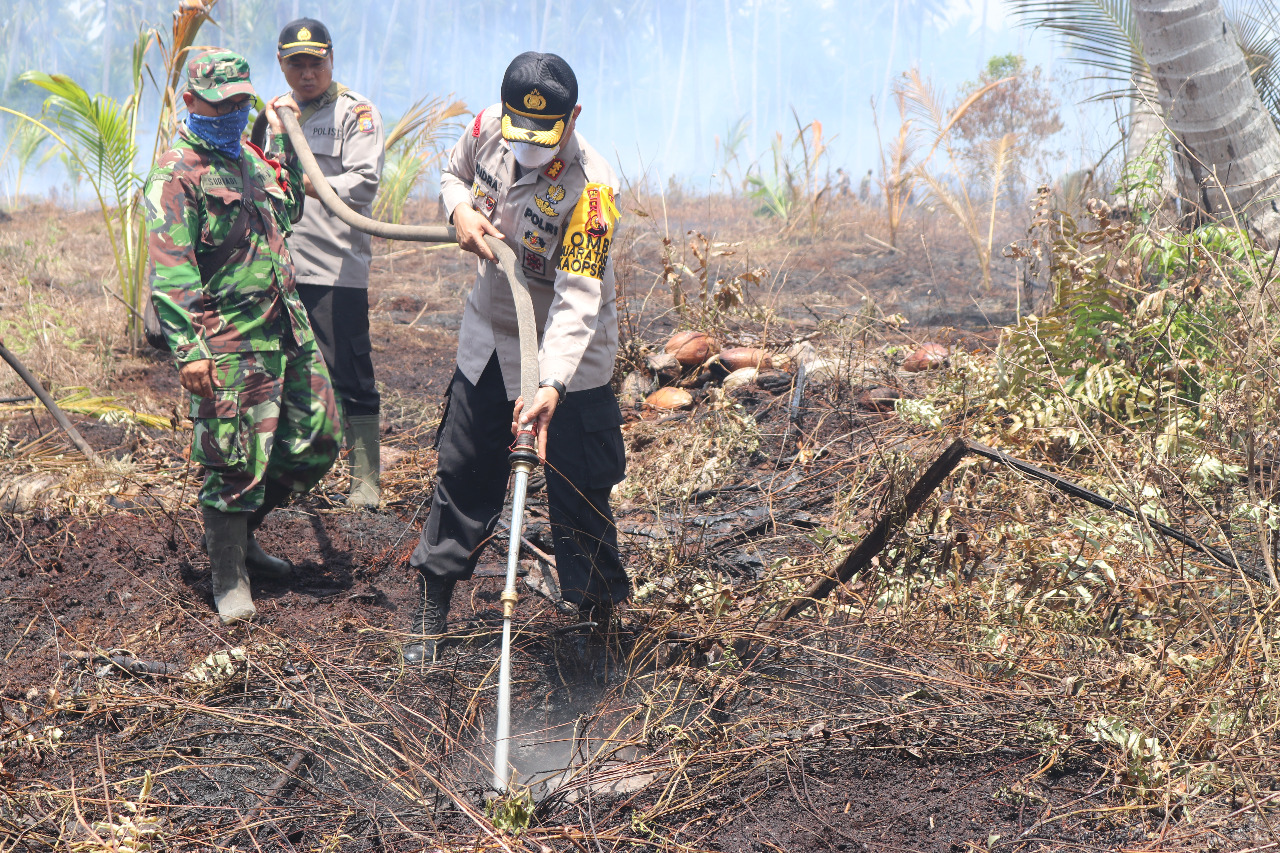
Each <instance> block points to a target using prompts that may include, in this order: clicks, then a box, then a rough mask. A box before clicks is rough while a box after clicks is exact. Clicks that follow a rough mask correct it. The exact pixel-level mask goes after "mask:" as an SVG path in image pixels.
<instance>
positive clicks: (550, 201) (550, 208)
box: [533, 184, 564, 216]
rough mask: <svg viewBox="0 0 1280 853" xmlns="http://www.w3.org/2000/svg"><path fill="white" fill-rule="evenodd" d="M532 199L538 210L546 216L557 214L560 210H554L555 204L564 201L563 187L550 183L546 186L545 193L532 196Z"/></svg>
mask: <svg viewBox="0 0 1280 853" xmlns="http://www.w3.org/2000/svg"><path fill="white" fill-rule="evenodd" d="M533 200H534V202H535V203H536V204H537V205H538V210H541V211H542V212H543V213H545V214H546V215H547V216H559V215H560V211H558V210H556V208H555V206H556V205H557V204H559V203H560V202H562V201H564V187H562V186H559V185H558V184H552V185H551V186H549V187H547V191H546V192H545V193H543V194H542V195H536V196H534V197H533Z"/></svg>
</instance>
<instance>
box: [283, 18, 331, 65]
mask: <svg viewBox="0 0 1280 853" xmlns="http://www.w3.org/2000/svg"><path fill="white" fill-rule="evenodd" d="M295 53H308V54H310V55H312V56H321V57H326V56H330V55H332V54H333V39H331V38H329V28H328V27H326V26H325V25H324V24H322V23H320V22H319V21H317V20H316V19H315V18H299V19H298V20H296V21H290V22H289V23H287V24H285V27H284V29H283V30H281V31H280V40H279V41H278V42H277V43H276V55H277V56H279V57H280V58H281V59H287V58H288V57H290V56H293V55H294V54H295Z"/></svg>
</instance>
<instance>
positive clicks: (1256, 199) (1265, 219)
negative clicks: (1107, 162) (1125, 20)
mask: <svg viewBox="0 0 1280 853" xmlns="http://www.w3.org/2000/svg"><path fill="white" fill-rule="evenodd" d="M1133 10H1134V20H1135V22H1136V23H1137V26H1138V32H1139V34H1140V35H1141V37H1142V44H1143V47H1144V53H1145V56H1146V59H1147V63H1148V66H1149V67H1150V68H1151V74H1152V76H1153V77H1154V79H1155V82H1156V86H1157V88H1158V90H1159V96H1160V107H1161V110H1162V111H1163V113H1164V115H1165V120H1166V121H1167V123H1168V126H1169V130H1170V131H1171V132H1172V133H1173V134H1174V136H1175V137H1176V138H1177V140H1178V148H1177V153H1178V157H1179V159H1180V160H1181V162H1182V165H1183V168H1180V169H1179V175H1180V180H1179V190H1180V191H1181V193H1182V196H1183V198H1184V199H1189V200H1192V201H1193V202H1195V203H1197V204H1198V205H1199V209H1200V211H1201V213H1202V214H1205V215H1208V216H1213V217H1224V216H1226V217H1232V216H1243V217H1244V218H1245V219H1247V221H1248V224H1249V226H1250V228H1251V229H1252V230H1253V231H1255V232H1256V233H1257V234H1258V235H1260V236H1262V237H1264V238H1266V239H1267V241H1268V242H1270V243H1272V244H1273V245H1274V244H1275V243H1276V242H1277V239H1278V238H1280V210H1277V208H1276V205H1275V204H1273V203H1272V198H1273V197H1275V196H1276V194H1277V190H1280V176H1278V175H1277V164H1280V130H1277V128H1276V124H1275V121H1274V119H1273V117H1272V116H1271V114H1270V113H1269V112H1268V111H1267V108H1266V106H1265V105H1264V104H1263V102H1262V98H1261V96H1260V95H1259V94H1258V89H1257V87H1256V86H1255V85H1254V84H1253V81H1252V79H1251V77H1250V74H1249V66H1248V63H1247V62H1246V61H1245V57H1244V53H1243V51H1242V50H1241V49H1240V45H1239V42H1238V41H1237V38H1236V33H1235V30H1234V28H1233V27H1232V26H1231V25H1230V24H1229V23H1228V21H1227V17H1226V14H1225V13H1224V12H1223V10H1222V4H1221V2H1220V0H1133ZM1183 176H1187V177H1189V178H1190V179H1191V180H1186V179H1184V177H1183Z"/></svg>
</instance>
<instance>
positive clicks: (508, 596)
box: [498, 589, 520, 619]
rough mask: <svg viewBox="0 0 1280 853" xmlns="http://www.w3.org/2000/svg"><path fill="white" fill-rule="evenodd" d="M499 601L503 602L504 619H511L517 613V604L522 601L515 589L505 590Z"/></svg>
mask: <svg viewBox="0 0 1280 853" xmlns="http://www.w3.org/2000/svg"><path fill="white" fill-rule="evenodd" d="M498 600H499V601H501V602H502V618H503V619H510V618H511V616H512V614H513V613H515V612H516V602H517V601H519V600H520V596H519V595H517V594H516V591H515V590H514V589H504V590H503V591H502V595H500V596H498Z"/></svg>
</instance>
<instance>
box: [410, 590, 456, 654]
mask: <svg viewBox="0 0 1280 853" xmlns="http://www.w3.org/2000/svg"><path fill="white" fill-rule="evenodd" d="M454 583H455V581H441V580H436V579H435V578H428V577H427V576H426V575H423V574H421V573H419V574H418V595H417V599H418V606H417V607H415V608H414V611H413V620H412V621H411V622H410V623H409V633H411V634H419V635H421V639H420V640H418V641H416V642H413V643H408V644H406V645H405V647H404V648H403V649H401V650H400V654H401V655H403V656H404V661H405V663H423V662H426V663H434V662H435V661H436V659H437V658H438V657H439V655H440V649H441V647H442V646H443V645H444V640H445V634H446V632H447V631H448V630H449V628H448V624H447V618H448V616H449V601H450V599H452V598H453V586H454Z"/></svg>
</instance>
